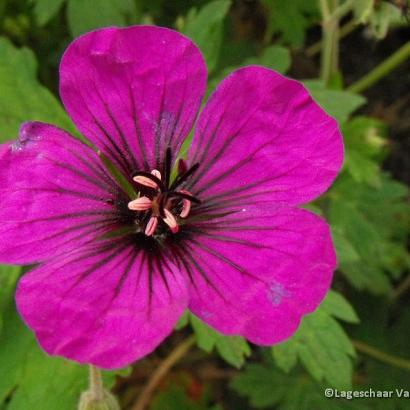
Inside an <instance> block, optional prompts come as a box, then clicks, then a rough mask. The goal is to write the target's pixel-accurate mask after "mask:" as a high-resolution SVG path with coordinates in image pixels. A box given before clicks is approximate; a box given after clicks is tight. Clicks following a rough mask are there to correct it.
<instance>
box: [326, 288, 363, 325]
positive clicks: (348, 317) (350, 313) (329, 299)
mask: <svg viewBox="0 0 410 410" xmlns="http://www.w3.org/2000/svg"><path fill="white" fill-rule="evenodd" d="M321 307H322V309H323V310H324V311H325V312H327V313H328V314H329V315H332V316H334V317H336V318H338V319H341V320H344V321H345V322H349V323H359V321H360V320H359V317H358V316H357V313H356V312H355V311H354V309H353V307H352V305H351V304H350V303H349V302H348V301H347V300H346V299H345V298H344V296H343V295H342V294H340V293H338V292H336V291H334V290H330V291H329V293H328V294H327V296H326V297H325V299H324V300H323V302H322V305H321Z"/></svg>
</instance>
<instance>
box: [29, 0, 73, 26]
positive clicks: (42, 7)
mask: <svg viewBox="0 0 410 410" xmlns="http://www.w3.org/2000/svg"><path fill="white" fill-rule="evenodd" d="M65 1H66V0H31V2H32V3H34V16H35V18H36V21H37V23H38V25H39V26H40V27H42V26H45V25H46V24H47V23H48V22H49V21H50V20H51V19H52V18H53V17H54V16H55V15H56V14H57V13H58V11H59V10H60V9H61V6H62V5H63V4H64V2H65Z"/></svg>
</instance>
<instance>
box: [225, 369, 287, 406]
mask: <svg viewBox="0 0 410 410" xmlns="http://www.w3.org/2000/svg"><path fill="white" fill-rule="evenodd" d="M288 383H292V378H291V377H289V376H287V375H284V374H281V373H280V372H278V371H277V370H275V369H274V368H272V367H268V366H264V365H261V364H255V363H250V364H248V365H247V366H246V368H245V370H244V371H242V372H241V373H240V374H239V375H238V376H237V377H235V378H234V379H233V380H232V382H231V384H230V386H231V388H232V389H233V390H235V391H236V392H238V393H239V394H241V395H243V396H247V397H248V398H249V401H250V403H251V405H252V407H255V408H263V407H267V406H271V405H274V404H278V403H279V402H280V401H281V400H282V399H283V397H284V396H285V394H286V390H287V389H288ZM292 384H293V383H292Z"/></svg>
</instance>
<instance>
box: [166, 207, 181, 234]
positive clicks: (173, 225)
mask: <svg viewBox="0 0 410 410" xmlns="http://www.w3.org/2000/svg"><path fill="white" fill-rule="evenodd" d="M164 213H165V218H163V221H164V222H165V223H166V224H167V225H168V227H169V229H171V232H172V233H177V232H178V231H179V226H178V223H177V220H176V219H175V216H174V215H172V213H171V212H170V211H168V209H166V208H165V209H164Z"/></svg>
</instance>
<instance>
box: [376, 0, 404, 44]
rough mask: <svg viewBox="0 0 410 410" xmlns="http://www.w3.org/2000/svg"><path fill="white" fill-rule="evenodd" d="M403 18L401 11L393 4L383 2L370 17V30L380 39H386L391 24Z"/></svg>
mask: <svg viewBox="0 0 410 410" xmlns="http://www.w3.org/2000/svg"><path fill="white" fill-rule="evenodd" d="M400 18H401V15H400V9H399V8H398V7H395V6H394V5H393V4H389V3H387V2H382V3H381V4H380V5H379V7H377V8H375V9H374V10H373V13H372V14H371V15H370V28H371V30H372V32H373V34H374V36H375V37H376V38H378V39H382V38H384V37H386V35H387V32H388V30H389V26H390V24H391V23H392V22H393V21H395V20H399V19H400Z"/></svg>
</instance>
